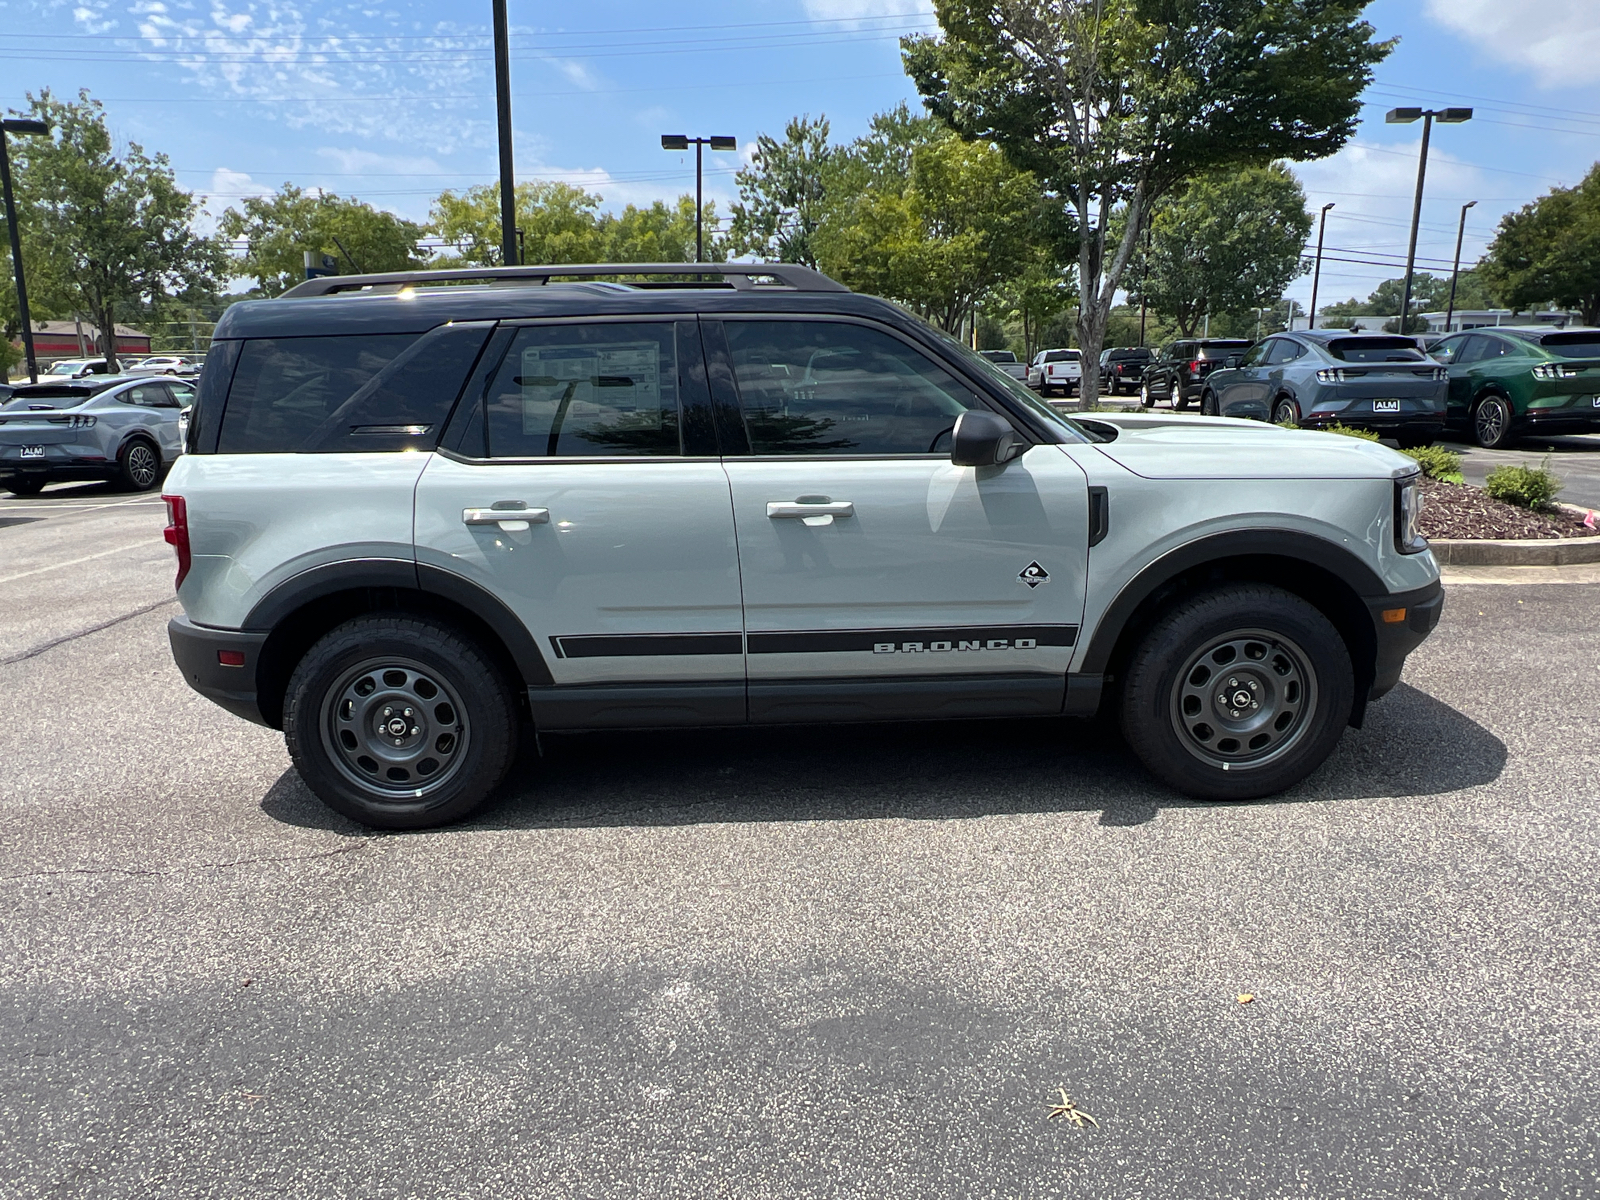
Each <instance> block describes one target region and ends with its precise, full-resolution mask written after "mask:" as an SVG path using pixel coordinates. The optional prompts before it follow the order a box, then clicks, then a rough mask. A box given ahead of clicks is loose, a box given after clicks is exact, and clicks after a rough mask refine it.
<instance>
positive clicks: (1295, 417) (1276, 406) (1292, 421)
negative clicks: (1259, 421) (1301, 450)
mask: <svg viewBox="0 0 1600 1200" xmlns="http://www.w3.org/2000/svg"><path fill="white" fill-rule="evenodd" d="M1272 423H1273V424H1274V425H1294V426H1296V427H1298V426H1299V424H1300V406H1299V405H1298V404H1296V403H1295V402H1294V401H1293V400H1291V399H1290V398H1289V397H1288V396H1279V397H1278V398H1277V399H1276V400H1274V401H1273V402H1272Z"/></svg>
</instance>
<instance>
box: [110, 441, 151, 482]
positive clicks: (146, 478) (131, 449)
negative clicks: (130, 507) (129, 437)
mask: <svg viewBox="0 0 1600 1200" xmlns="http://www.w3.org/2000/svg"><path fill="white" fill-rule="evenodd" d="M117 468H118V471H119V473H120V475H121V480H122V485H123V486H124V487H125V488H127V489H128V490H130V491H134V492H147V491H149V490H150V489H151V488H153V487H155V485H156V480H158V479H159V478H161V453H160V451H158V450H157V449H156V448H155V447H154V446H152V445H151V444H150V443H149V442H147V441H145V440H144V439H143V438H134V439H133V441H131V442H129V443H128V444H127V445H126V446H124V447H123V448H122V452H121V453H120V454H118V455H117Z"/></svg>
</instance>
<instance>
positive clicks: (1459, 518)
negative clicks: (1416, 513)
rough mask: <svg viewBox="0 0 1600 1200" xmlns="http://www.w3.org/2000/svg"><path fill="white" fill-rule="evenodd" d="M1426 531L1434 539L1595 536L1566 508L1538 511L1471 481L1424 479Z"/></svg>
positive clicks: (1424, 523)
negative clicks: (1494, 494)
mask: <svg viewBox="0 0 1600 1200" xmlns="http://www.w3.org/2000/svg"><path fill="white" fill-rule="evenodd" d="M1421 523H1422V533H1423V536H1424V537H1430V538H1512V539H1516V540H1518V541H1534V540H1538V539H1542V538H1570V537H1594V536H1595V535H1596V534H1600V530H1597V529H1590V528H1589V527H1588V526H1586V525H1585V524H1584V523H1583V518H1582V517H1581V516H1576V515H1574V514H1572V513H1570V512H1567V511H1566V510H1565V509H1561V508H1557V509H1551V510H1550V511H1548V512H1534V511H1532V510H1531V509H1526V508H1518V507H1517V506H1516V505H1515V504H1507V503H1505V502H1504V501H1503V500H1495V499H1493V498H1491V497H1490V496H1489V494H1488V493H1487V492H1485V491H1484V490H1483V489H1482V488H1476V487H1472V486H1471V485H1470V484H1459V483H1440V482H1439V481H1438V480H1437V479H1426V478H1425V479H1423V481H1422V522H1421Z"/></svg>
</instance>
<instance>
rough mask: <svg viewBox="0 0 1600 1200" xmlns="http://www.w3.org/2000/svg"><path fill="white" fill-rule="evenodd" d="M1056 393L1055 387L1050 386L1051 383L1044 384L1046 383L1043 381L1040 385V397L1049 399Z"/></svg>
mask: <svg viewBox="0 0 1600 1200" xmlns="http://www.w3.org/2000/svg"><path fill="white" fill-rule="evenodd" d="M1055 394H1056V390H1055V388H1053V387H1050V386H1049V385H1047V384H1044V383H1041V384H1040V385H1039V398H1040V399H1041V400H1048V399H1050V397H1051V396H1054V395H1055Z"/></svg>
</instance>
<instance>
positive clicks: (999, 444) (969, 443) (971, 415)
mask: <svg viewBox="0 0 1600 1200" xmlns="http://www.w3.org/2000/svg"><path fill="white" fill-rule="evenodd" d="M1027 448H1028V445H1027V443H1026V442H1024V441H1023V440H1022V439H1021V438H1020V437H1018V436H1017V431H1016V430H1015V429H1013V428H1011V425H1010V423H1009V422H1007V421H1004V420H1002V419H1001V418H999V417H997V416H995V415H994V414H993V413H991V412H984V411H983V410H982V409H977V408H969V409H968V410H967V411H966V412H964V413H962V414H961V415H960V416H959V417H957V418H956V427H955V429H954V430H953V431H952V432H951V434H950V461H951V462H952V463H954V464H955V465H956V466H958V467H993V466H998V465H1000V464H1001V463H1008V462H1010V461H1011V460H1012V459H1013V458H1016V457H1017V456H1018V455H1020V454H1022V452H1023V451H1025V450H1026V449H1027Z"/></svg>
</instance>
